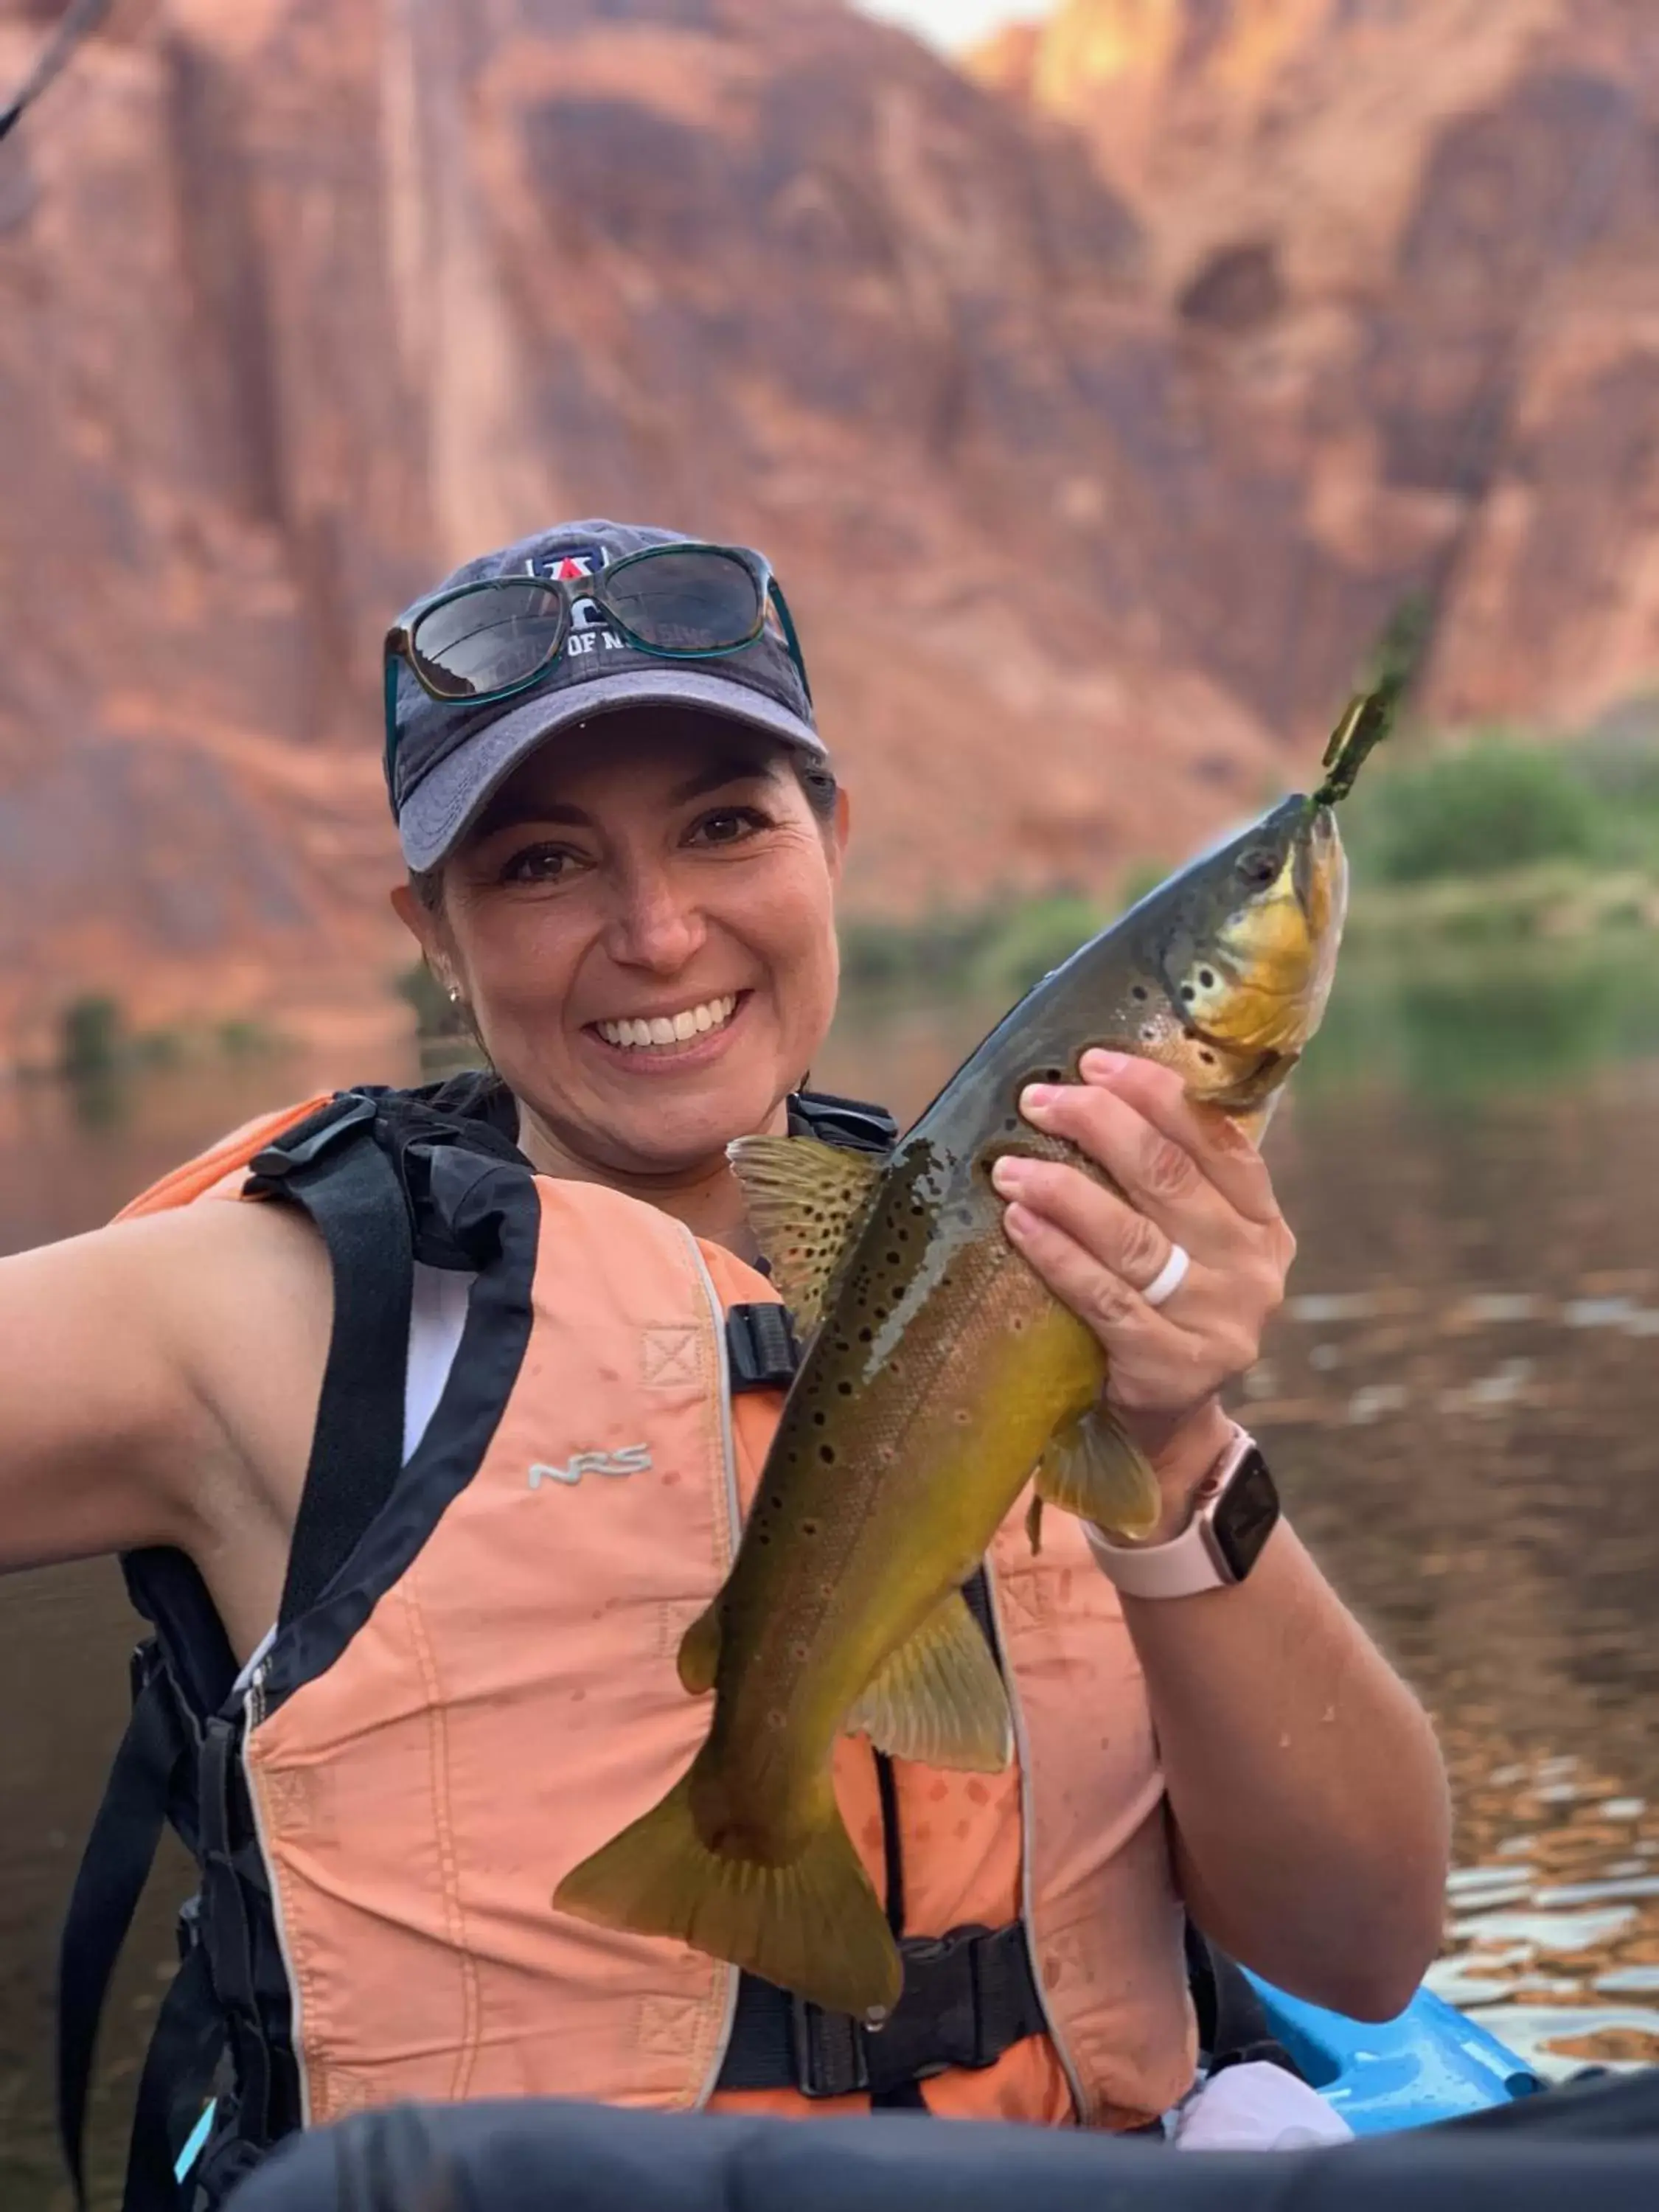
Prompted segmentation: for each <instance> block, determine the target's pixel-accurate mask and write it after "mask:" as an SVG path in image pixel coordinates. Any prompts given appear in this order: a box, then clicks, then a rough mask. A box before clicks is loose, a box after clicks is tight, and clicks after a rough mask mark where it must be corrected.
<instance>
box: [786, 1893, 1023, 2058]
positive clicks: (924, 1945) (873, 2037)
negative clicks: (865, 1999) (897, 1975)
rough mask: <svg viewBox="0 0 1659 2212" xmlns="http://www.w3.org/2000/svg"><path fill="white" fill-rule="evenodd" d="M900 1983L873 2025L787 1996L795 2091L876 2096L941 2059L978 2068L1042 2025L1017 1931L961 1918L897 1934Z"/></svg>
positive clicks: (1013, 1926)
mask: <svg viewBox="0 0 1659 2212" xmlns="http://www.w3.org/2000/svg"><path fill="white" fill-rule="evenodd" d="M899 1953H900V1955H901V1957H902V1959H903V1960H904V1988H903V1991H902V1995H901V1996H900V1997H899V2001H898V2002H897V2004H896V2005H895V2006H894V2008H893V2010H892V2013H891V2015H890V2017H889V2018H888V2020H887V2021H886V2022H885V2024H884V2026H883V2027H880V2028H879V2029H870V2028H866V2027H863V2026H861V2025H860V2022H859V2021H855V2020H854V2019H853V2018H852V2017H851V2016H850V2015H848V2014H846V2013H834V2012H824V2011H823V2010H822V2009H821V2008H819V2007H818V2006H817V2005H815V2004H808V2003H806V2002H805V2001H804V2000H803V1999H801V1998H799V1997H796V1998H795V1999H794V2000H793V2002H792V2005H791V2008H790V2041H791V2044H792V2046H793V2053H794V2062H795V2081H796V2086H797V2087H799V2090H800V2092H801V2094H802V2095H803V2096H805V2097H811V2098H818V2097H846V2096H850V2095H852V2094H853V2093H854V2091H857V2090H866V2089H867V2090H868V2091H869V2092H870V2093H871V2094H872V2096H878V2097H879V2096H884V2095H885V2094H887V2093H889V2092H890V2091H891V2090H894V2089H897V2088H901V2087H903V2085H904V2084H905V2083H906V2082H908V2081H929V2080H931V2079H932V2077H933V2075H935V2074H943V2073H945V2072H946V2071H948V2069H951V2067H962V2068H964V2069H967V2070H968V2071H969V2072H970V2073H978V2072H980V2071H981V2070H982V2069H984V2068H985V2067H987V2066H994V2065H995V2063H996V2062H997V2060H998V2059H999V2058H1000V2057H1001V2056H1002V2054H1003V2052H1004V2051H1006V2050H1008V2049H1010V2048H1011V2047H1012V2045H1014V2044H1015V2043H1018V2042H1020V2041H1022V2040H1023V2039H1024V2038H1025V2037H1026V2036H1028V2035H1036V2034H1038V2033H1041V2032H1042V2026H1043V2022H1042V2008H1041V2001H1040V2000H1039V1999H1038V1998H1037V1997H1036V1994H1035V1988H1034V1984H1032V1982H1031V1978H1030V1953H1029V1951H1028V1950H1027V1948H1026V1943H1025V1930H1024V1928H1023V1927H1022V1926H1021V1924H1020V1923H1019V1922H1018V1921H1012V1922H1010V1923H1009V1924H1008V1926H1007V1927H1006V1928H994V1929H993V1928H981V1927H976V1926H974V1925H971V1924H970V1925H969V1926H968V1927H965V1928H953V1929H951V1932H950V1934H949V1935H948V1936H906V1937H905V1938H904V1939H903V1941H902V1942H901V1943H900V1945H899Z"/></svg>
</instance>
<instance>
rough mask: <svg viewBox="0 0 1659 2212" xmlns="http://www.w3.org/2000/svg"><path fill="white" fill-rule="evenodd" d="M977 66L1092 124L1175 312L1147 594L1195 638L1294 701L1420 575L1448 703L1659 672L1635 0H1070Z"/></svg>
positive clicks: (1649, 64)
mask: <svg viewBox="0 0 1659 2212" xmlns="http://www.w3.org/2000/svg"><path fill="white" fill-rule="evenodd" d="M976 74H977V75H978V76H979V77H980V78H981V81H983V82H991V83H994V84H995V85H997V86H999V87H1000V88H1001V89H1002V90H1003V91H1004V92H1005V93H1006V94H1008V95H1009V96H1010V97H1011V98H1012V100H1015V101H1016V102H1017V103H1018V105H1020V106H1022V107H1023V108H1024V109H1025V110H1026V112H1032V111H1036V112H1041V113H1042V114H1045V115H1047V116H1049V117H1053V118H1059V119H1061V120H1063V121H1064V122H1065V123H1066V124H1067V125H1070V126H1071V127H1073V129H1075V130H1076V131H1079V133H1080V135H1081V136H1083V137H1084V138H1085V141H1086V142H1087V143H1089V145H1090V146H1091V150H1092V152H1093V153H1094V155H1095V158H1096V162H1097V167H1098V169H1099V171H1100V173H1101V174H1102V175H1103V178H1105V179H1109V181H1110V182H1111V183H1112V185H1114V187H1115V189H1116V190H1118V191H1120V192H1121V193H1122V194H1123V196H1124V197H1125V198H1126V200H1127V203H1128V204H1129V205H1130V206H1131V207H1132V208H1133V210H1134V212H1135V214H1136V215H1137V216H1139V219H1140V221H1141V222H1142V225H1143V228H1144V234H1145V238H1146V267H1147V270H1148V272H1149V281H1150V283H1151V284H1152V289H1154V290H1155V291H1156V292H1157V294H1158V295H1159V296H1160V297H1161V298H1162V299H1163V300H1164V301H1165V302H1166V303H1167V305H1168V307H1169V308H1170V311H1171V313H1172V314H1173V316H1174V318H1175V320H1176V325H1177V326H1178V327H1179V328H1180V329H1181V331H1182V332H1183V333H1184V342H1183V343H1182V364H1183V368H1182V374H1180V375H1178V376H1177V377H1176V379H1175V380H1173V381H1172V382H1171V383H1170V385H1169V386H1166V387H1165V391H1164V410H1163V412H1164V419H1165V420H1168V419H1169V417H1170V415H1172V414H1173V413H1174V411H1175V410H1176V409H1177V408H1178V409H1179V410H1181V411H1182V422H1183V423H1184V426H1185V428H1186V438H1187V454H1186V458H1185V459H1184V461H1183V468H1184V469H1188V470H1190V471H1191V475H1192V477H1193V479H1194V483H1198V484H1201V487H1202V492H1201V496H1202V504H1203V508H1204V514H1205V521H1204V524H1203V526H1202V528H1201V531H1200V532H1198V533H1197V534H1196V535H1194V533H1193V532H1190V531H1187V532H1185V550H1186V554H1187V558H1186V559H1185V560H1184V561H1182V559H1181V557H1180V553H1181V548H1180V547H1179V546H1176V545H1174V544H1170V545H1166V546H1164V547H1163V548H1160V549H1159V552H1158V555H1157V556H1154V557H1156V558H1158V560H1159V562H1160V564H1161V565H1162V566H1163V570H1164V583H1163V584H1162V585H1161V586H1159V585H1152V586H1149V588H1150V589H1151V590H1152V592H1153V594H1154V596H1155V597H1156V598H1157V599H1158V603H1159V605H1160V606H1161V607H1162V608H1163V609H1164V611H1165V612H1166V615H1168V616H1169V617H1170V618H1172V619H1173V620H1174V621H1175V622H1176V624H1177V630H1178V635H1179V637H1180V641H1181V644H1182V647H1183V649H1185V650H1188V651H1189V652H1191V653H1193V654H1194V657H1195V658H1196V659H1199V660H1200V664H1201V665H1204V666H1205V667H1206V668H1207V669H1208V671H1210V672H1211V673H1212V675H1215V676H1218V678H1220V679H1221V680H1222V681H1223V682H1225V683H1227V684H1229V685H1231V687H1233V688H1235V689H1236V690H1237V691H1238V692H1239V693H1240V694H1241V695H1242V696H1244V697H1245V698H1246V699H1247V700H1248V701H1249V702H1250V703H1251V704H1253V705H1254V706H1255V708H1256V709H1257V711H1258V712H1260V713H1262V714H1266V715H1267V716H1268V717H1269V718H1272V719H1275V720H1279V719H1284V718H1291V719H1293V718H1295V717H1297V715H1299V714H1302V713H1304V712H1307V711H1309V710H1310V706H1311V702H1312V701H1313V700H1314V699H1315V698H1316V697H1317V696H1320V695H1321V694H1322V692H1324V691H1326V690H1328V688H1329V686H1330V685H1331V684H1332V682H1333V680H1334V678H1335V677H1336V675H1337V673H1338V672H1339V671H1340V669H1341V668H1342V667H1343V666H1345V665H1347V662H1348V660H1349V659H1351V657H1352V651H1353V648H1354V644H1355V641H1356V639H1357V637H1358V636H1360V635H1364V631H1365V629H1367V627H1368V626H1370V625H1372V624H1374V623H1376V620H1377V619H1378V617H1379V616H1380V614H1381V613H1382V611H1383V609H1385V608H1386V606H1387V605H1389V603H1390V602H1391V601H1392V600H1393V599H1395V598H1396V597H1397V596H1398V595H1399V594H1400V593H1401V592H1402V591H1403V590H1404V589H1406V588H1407V587H1409V586H1413V585H1414V584H1415V585H1425V586H1429V587H1430V588H1431V589H1432V590H1433V591H1434V592H1435V593H1436V594H1437V598H1438V599H1439V601H1440V604H1441V616H1442V618H1441V623H1440V629H1439V641H1438V645H1437V650H1436V653H1435V656H1434V660H1433V664H1432V667H1431V683H1430V686H1429V698H1428V704H1429V705H1430V707H1431V708H1432V709H1433V710H1434V711H1436V712H1437V713H1438V714H1442V715H1443V716H1445V717H1446V718H1448V719H1451V720H1472V719H1476V718H1480V717H1488V716H1516V717H1523V718H1525V719H1528V720H1544V721H1549V720H1556V721H1559V722H1561V723H1570V722H1571V721H1572V720H1575V719H1576V718H1578V717H1580V716H1583V715H1584V714H1588V713H1590V712H1592V711H1594V710H1595V709H1596V708H1599V707H1600V706H1601V705H1602V704H1604V703H1605V702H1607V700H1609V699H1610V698H1613V697H1615V696H1618V695H1619V694H1620V693H1621V692H1624V691H1627V690H1630V689H1632V687H1636V686H1639V685H1642V684H1647V683H1650V682H1651V681H1652V680H1653V678H1654V676H1655V673H1656V670H1659V262H1656V259H1655V257H1654V253H1653V250H1652V241H1653V239H1654V236H1655V234H1656V231H1655V226H1656V222H1659V35H1656V25H1655V23H1654V21H1653V15H1652V10H1651V9H1650V8H1647V7H1644V6H1643V5H1642V4H1641V0H1504V4H1503V5H1502V6H1499V7H1493V6H1491V5H1489V4H1486V0H1060V4H1059V5H1058V7H1057V9H1056V11H1055V14H1054V17H1053V18H1052V20H1051V21H1049V22H1048V24H1047V25H1046V26H1044V27H1042V31H1041V32H1040V33H1039V34H1038V35H1036V36H1026V37H1024V38H1016V39H1012V40H1002V41H1000V42H999V43H998V44H997V45H996V46H994V47H993V48H992V49H990V50H988V51H987V52H986V53H985V54H984V55H982V56H981V57H979V58H978V61H977V64H976ZM1138 450H1139V452H1140V453H1142V454H1143V455H1148V456H1153V458H1152V461H1151V466H1152V474H1153V476H1154V478H1155V479H1156V478H1157V477H1159V476H1162V475H1164V474H1165V473H1166V470H1165V465H1164V463H1163V461H1162V459H1161V458H1158V457H1156V453H1155V445H1154V442H1153V441H1142V442H1140V443H1139V446H1138ZM1194 556H1196V557H1194ZM1206 638H1207V640H1208V642H1207V644H1206Z"/></svg>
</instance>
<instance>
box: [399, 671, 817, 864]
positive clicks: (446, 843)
mask: <svg viewBox="0 0 1659 2212" xmlns="http://www.w3.org/2000/svg"><path fill="white" fill-rule="evenodd" d="M646 706H663V707H702V708H705V709H706V710H707V711H708V713H710V714H718V715H720V716H721V717H722V718H723V719H724V720H726V721H729V722H737V723H739V724H741V725H743V726H744V727H746V728H749V729H752V730H759V731H761V732H763V733H764V734H765V735H766V736H768V737H771V738H777V739H779V740H780V742H781V743H782V744H787V745H791V746H793V748H794V750H796V751H797V752H803V753H806V754H808V755H810V756H811V758H812V759H814V760H827V759H828V758H829V751H828V748H827V747H826V746H825V744H824V742H823V738H821V737H819V735H818V733H817V731H816V730H815V729H814V728H813V727H812V726H811V723H810V722H805V721H803V720H801V718H800V716H799V714H791V713H790V711H789V709H788V708H787V707H781V706H779V705H777V704H776V703H775V702H774V701H773V700H770V699H768V698H767V697H765V696H764V695H763V693H761V692H758V691H755V690H750V687H749V686H748V685H747V684H733V683H732V682H731V681H730V680H729V679H728V678H724V677H720V676H717V675H715V674H714V673H713V672H712V671H709V670H708V669H706V668H701V669H699V668H676V667H671V666H668V665H665V666H663V667H662V668H661V669H660V670H659V669H655V668H640V669H630V670H629V671H627V672H626V673H625V674H623V673H618V674H617V675H615V676H607V677H604V678H599V679H597V680H596V681H594V682H592V683H588V684H580V685H578V686H575V687H573V689H571V690H568V691H564V692H543V693H541V694H539V695H538V696H532V697H531V698H528V699H526V700H525V701H524V702H523V703H522V704H521V705H520V706H517V707H511V708H508V709H507V712H506V713H505V714H501V715H499V716H498V717H497V718H496V720H495V721H493V722H490V723H489V724H488V725H487V726H485V727H484V728H483V729H482V730H479V731H478V732H477V733H476V734H475V735H474V736H472V737H470V738H467V739H466V741H465V744H460V745H458V746H457V747H456V749H455V750H454V751H453V753H451V754H450V755H449V757H448V758H447V759H446V760H441V761H440V762H439V763H438V764H437V766H436V767H435V769H432V770H431V771H430V773H429V774H428V775H424V776H422V779H421V781H419V783H417V784H416V787H415V788H414V790H413V791H411V792H410V794H409V796H408V797H407V799H404V804H403V807H402V810H401V811H400V812H399V814H398V839H399V842H401V844H402V846H403V848H404V860H405V861H406V862H407V863H408V865H409V866H410V867H411V868H413V869H415V870H416V871H417V872H423V871H425V870H426V869H428V868H435V867H436V866H437V865H438V863H439V861H440V860H442V859H443V858H444V856H445V855H446V854H447V853H450V852H452V851H453V849H454V847H455V845H456V844H457V842H459V840H460V839H461V838H462V837H463V836H465V834H466V832H467V830H468V829H470V828H471V824H472V823H473V822H474V821H475V820H476V819H477V815H478V813H479V811H481V809H482V808H483V806H484V805H487V804H488V802H489V799H490V798H491V797H492V796H493V795H494V793H495V792H496V791H497V790H498V789H499V788H500V787H501V784H503V783H504V782H505V781H506V780H507V777H508V776H509V775H512V773H513V769H515V768H517V767H518V765H519V763H520V762H521V761H523V760H525V759H526V758H527V757H528V756H529V755H530V754H532V752H534V751H535V750H536V748H537V746H538V745H539V744H541V743H542V742H543V741H544V739H545V738H550V737H553V736H554V735H556V732H559V731H560V730H566V729H569V728H571V727H573V726H574V725H575V724H576V723H578V722H592V721H594V720H598V719H599V717H600V716H601V715H605V714H616V713H617V712H618V711H619V710H620V709H622V708H626V707H646Z"/></svg>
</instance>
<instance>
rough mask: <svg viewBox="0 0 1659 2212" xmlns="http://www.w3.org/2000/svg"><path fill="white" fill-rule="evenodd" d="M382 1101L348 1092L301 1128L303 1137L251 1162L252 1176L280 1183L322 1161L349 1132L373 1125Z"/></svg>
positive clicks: (267, 1148) (296, 1136)
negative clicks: (366, 1124) (361, 1124)
mask: <svg viewBox="0 0 1659 2212" xmlns="http://www.w3.org/2000/svg"><path fill="white" fill-rule="evenodd" d="M379 1111H380V1101H379V1099H378V1098H368V1097H364V1095H363V1094H362V1091H348V1092H347V1093H346V1095H345V1096H344V1097H343V1098H339V1099H337V1100H335V1101H334V1103H333V1104H332V1105H329V1106H323V1107H319V1109H318V1110H317V1112H316V1113H315V1114H313V1115H312V1117H311V1120H310V1121H309V1122H307V1123H302V1124H301V1131H302V1132H303V1133H301V1132H300V1131H296V1132H295V1134H294V1135H293V1136H287V1137H283V1138H281V1139H278V1141H277V1142H276V1144H274V1145H267V1146H265V1148H264V1152H256V1153H255V1154H254V1156H253V1158H252V1159H251V1160H250V1161H249V1162H248V1168H249V1170H250V1172H251V1173H252V1174H253V1175H255V1176H263V1177H264V1180H265V1181H266V1182H281V1181H282V1180H283V1176H290V1175H293V1174H295V1173H296V1172H297V1170H299V1169H301V1168H308V1167H309V1166H310V1165H311V1164H312V1162H313V1160H315V1159H319V1158H321V1157H322V1155H323V1154H324V1153H325V1152H327V1151H328V1149H329V1147H330V1146H331V1145H336V1144H337V1143H338V1142H339V1140H340V1139H341V1138H342V1137H343V1136H344V1135H345V1133H346V1132H347V1131H348V1130H349V1129H355V1128H356V1127H357V1126H358V1125H359V1123H360V1122H363V1121H373V1120H374V1116H375V1115H376V1114H377V1113H379Z"/></svg>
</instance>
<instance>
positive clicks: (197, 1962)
mask: <svg viewBox="0 0 1659 2212" xmlns="http://www.w3.org/2000/svg"><path fill="white" fill-rule="evenodd" d="M223 2045H224V2027H223V2024H222V2021H220V2019H219V2017H218V2013H217V2009H216V2003H215V2000H214V1994H213V1983H212V1979H211V1977H210V1974H209V1972H208V1964H207V1954H206V1952H205V1951H204V1949H203V1948H202V1947H201V1945H200V1944H199V1943H197V1944H195V1945H193V1946H192V1947H191V1949H190V1950H189V1951H187V1952H186V1953H185V1958H184V1960H183V1962H182V1964H181V1965H180V1966H179V1971H178V1972H177V1973H176V1974H175V1975H174V1976H173V1981H172V1984H171V1985H170V1987H169V1988H168V1990H167V1995H166V1996H164V1997H163V1998H162V2000H161V2010H160V2011H159V2012H158V2013H157V2015H156V2018H155V2033H153V2034H152V2036H151V2037H150V2043H149V2051H147V2052H146V2053H145V2055H144V2066H143V2073H142V2074H141V2075H139V2077H138V2095H137V2101H136V2103H135V2104H134V2106H133V2113H132V2139H131V2144H130V2145H129V2148H128V2151H127V2178H126V2186H125V2189H124V2191H122V2195H121V2212H179V2203H180V2201H181V2200H180V2192H179V2182H178V2180H177V2179H176V2178H175V2175H174V2162H175V2160H176V2157H177V2149H176V2148H175V2145H174V2142H173V2133H174V2130H173V2114H174V2113H175V2112H176V2111H177V2110H178V2108H179V2102H180V2100H181V2098H182V2097H183V2096H184V2095H185V2094H186V2093H188V2091H189V2089H190V2087H191V2086H192V2085H194V2086H195V2087H197V2089H199V2091H200V2092H201V2093H202V2095H203V2098H204V2100H205V2098H206V2095H207V2093H208V2090H209V2087H210V2084H211V2081H212V2079H213V2073H214V2066H215V2062H216V2059H217V2057H218V2055H219V2052H220V2051H221V2050H222V2048H223ZM192 2117H194V2116H192Z"/></svg>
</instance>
